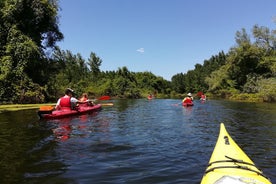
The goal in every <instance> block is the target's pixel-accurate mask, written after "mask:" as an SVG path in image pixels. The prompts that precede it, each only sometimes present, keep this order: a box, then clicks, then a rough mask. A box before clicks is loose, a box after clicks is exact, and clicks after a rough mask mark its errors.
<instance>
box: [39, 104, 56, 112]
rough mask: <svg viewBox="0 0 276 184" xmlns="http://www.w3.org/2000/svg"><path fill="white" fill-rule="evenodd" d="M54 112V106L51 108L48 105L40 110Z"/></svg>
mask: <svg viewBox="0 0 276 184" xmlns="http://www.w3.org/2000/svg"><path fill="white" fill-rule="evenodd" d="M52 110H54V107H53V106H50V105H47V106H41V107H40V108H39V111H52Z"/></svg>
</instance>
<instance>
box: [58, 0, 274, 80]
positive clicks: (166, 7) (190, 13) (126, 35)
mask: <svg viewBox="0 0 276 184" xmlns="http://www.w3.org/2000/svg"><path fill="white" fill-rule="evenodd" d="M60 7H61V10H60V12H59V16H60V20H59V21H60V22H59V24H60V25H59V26H60V30H61V32H62V33H63V34H64V40H63V41H61V42H59V43H58V45H59V46H60V48H61V49H63V50H70V51H72V52H73V53H74V54H77V53H80V54H81V55H82V56H83V58H84V59H85V60H87V59H88V58H89V56H90V53H91V52H94V53H96V55H97V56H98V57H100V58H101V59H102V61H103V62H102V65H101V67H100V69H101V70H102V71H116V70H117V69H118V68H119V67H123V66H126V67H127V68H128V69H129V71H132V72H143V71H150V72H152V73H153V74H155V75H157V76H161V77H163V78H164V79H166V80H171V77H172V76H173V75H175V74H178V73H181V72H182V73H186V72H187V71H188V70H193V69H194V65H195V64H197V63H199V64H203V62H204V60H205V59H209V58H210V57H211V56H212V55H216V54H218V53H219V52H220V51H222V50H223V51H224V52H225V53H227V52H228V51H229V49H230V48H231V47H233V46H235V33H236V32H237V31H240V30H241V29H242V28H245V29H246V31H247V33H250V34H251V29H252V27H253V26H254V25H255V24H258V25H259V26H265V27H268V28H270V29H276V23H275V22H273V19H275V17H276V2H275V0H78V1H77V0H60Z"/></svg>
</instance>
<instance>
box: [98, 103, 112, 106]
mask: <svg viewBox="0 0 276 184" xmlns="http://www.w3.org/2000/svg"><path fill="white" fill-rule="evenodd" d="M101 105H102V106H113V105H114V104H113V103H102V104H101Z"/></svg>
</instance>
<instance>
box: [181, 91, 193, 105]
mask: <svg viewBox="0 0 276 184" xmlns="http://www.w3.org/2000/svg"><path fill="white" fill-rule="evenodd" d="M193 100H194V99H193V97H192V94H191V93H188V94H187V97H185V98H184V99H183V100H182V102H183V103H192V102H193Z"/></svg>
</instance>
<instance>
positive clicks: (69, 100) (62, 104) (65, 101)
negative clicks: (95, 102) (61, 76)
mask: <svg viewBox="0 0 276 184" xmlns="http://www.w3.org/2000/svg"><path fill="white" fill-rule="evenodd" d="M74 94H75V93H74V90H72V89H70V88H67V89H66V90H65V95H64V96H63V97H61V98H59V99H58V101H57V104H56V107H55V109H57V110H60V109H62V110H71V109H74V108H75V107H76V106H77V103H87V102H81V101H79V100H78V99H76V98H75V97H73V95H74Z"/></svg>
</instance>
